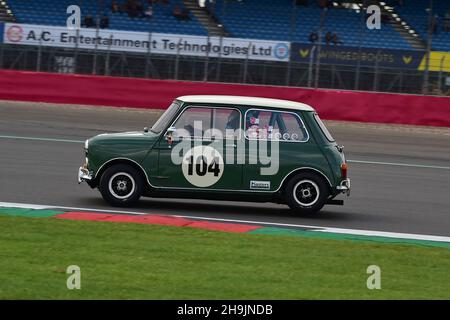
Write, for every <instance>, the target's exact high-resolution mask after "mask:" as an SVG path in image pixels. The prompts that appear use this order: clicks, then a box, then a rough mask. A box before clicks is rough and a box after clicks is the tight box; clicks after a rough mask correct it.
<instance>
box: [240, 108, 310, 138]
mask: <svg viewBox="0 0 450 320" xmlns="http://www.w3.org/2000/svg"><path fill="white" fill-rule="evenodd" d="M245 136H246V138H247V139H250V140H279V141H285V142H305V141H307V140H308V138H309V137H308V132H307V131H306V128H305V126H304V124H303V121H302V119H301V118H300V117H299V115H298V114H295V113H293V112H284V111H271V110H265V109H249V110H247V112H246V113H245Z"/></svg>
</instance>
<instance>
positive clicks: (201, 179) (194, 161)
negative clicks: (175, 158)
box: [181, 146, 225, 188]
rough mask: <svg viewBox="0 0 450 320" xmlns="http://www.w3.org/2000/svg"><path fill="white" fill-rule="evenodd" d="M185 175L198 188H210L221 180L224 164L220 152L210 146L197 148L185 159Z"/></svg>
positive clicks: (185, 156)
mask: <svg viewBox="0 0 450 320" xmlns="http://www.w3.org/2000/svg"><path fill="white" fill-rule="evenodd" d="M181 168H182V170H183V175H184V177H185V178H186V180H187V181H189V183H190V184H192V185H194V186H196V187H201V188H205V187H210V186H212V185H214V184H215V183H216V182H217V181H219V180H220V178H221V177H222V174H223V171H224V168H225V167H224V162H223V158H222V155H221V154H220V152H219V151H217V150H216V149H214V148H213V147H210V146H196V147H194V148H192V149H190V150H189V151H188V152H186V154H185V155H184V157H183V162H182V165H181Z"/></svg>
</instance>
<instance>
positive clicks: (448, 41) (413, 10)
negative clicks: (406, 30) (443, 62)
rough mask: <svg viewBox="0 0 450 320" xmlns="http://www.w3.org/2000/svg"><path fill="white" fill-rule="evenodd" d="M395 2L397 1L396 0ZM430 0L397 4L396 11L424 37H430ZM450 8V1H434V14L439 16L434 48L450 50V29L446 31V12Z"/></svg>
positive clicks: (434, 36)
mask: <svg viewBox="0 0 450 320" xmlns="http://www.w3.org/2000/svg"><path fill="white" fill-rule="evenodd" d="M394 3H395V1H394ZM429 6H430V1H429V0H414V1H408V3H407V5H403V6H395V10H396V12H397V13H398V14H399V16H400V17H402V18H403V19H404V20H405V21H406V22H408V23H409V24H410V25H411V26H413V28H415V30H416V31H417V33H418V34H419V35H420V36H421V37H422V38H423V39H427V38H428V27H427V26H428V25H429V11H428V10H427V9H428V8H429ZM449 10H450V1H446V0H445V1H442V0H440V1H434V2H433V12H432V16H437V26H436V33H435V34H433V45H432V47H433V49H435V50H440V51H450V31H448V32H445V30H444V26H445V22H446V21H445V14H446V13H448V12H449ZM448 23H450V21H449V22H448Z"/></svg>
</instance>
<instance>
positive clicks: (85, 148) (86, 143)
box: [84, 139, 89, 152]
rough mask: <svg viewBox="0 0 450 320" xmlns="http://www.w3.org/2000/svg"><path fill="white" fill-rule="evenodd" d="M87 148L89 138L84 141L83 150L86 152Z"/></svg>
mask: <svg viewBox="0 0 450 320" xmlns="http://www.w3.org/2000/svg"><path fill="white" fill-rule="evenodd" d="M88 148H89V139H87V140H86V141H85V142H84V150H86V152H87V150H88Z"/></svg>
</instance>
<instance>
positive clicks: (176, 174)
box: [158, 105, 243, 190]
mask: <svg viewBox="0 0 450 320" xmlns="http://www.w3.org/2000/svg"><path fill="white" fill-rule="evenodd" d="M241 118H242V115H241V112H240V110H239V109H237V108H231V107H209V106H196V105H191V106H187V107H186V108H184V109H183V111H182V112H181V113H180V115H179V116H178V117H177V118H176V119H175V120H174V121H173V123H172V124H171V126H170V127H169V132H168V133H166V134H165V136H164V137H162V138H161V140H160V142H159V147H158V149H159V159H158V177H159V179H158V180H159V184H158V186H160V187H165V188H183V189H210V190H216V189H217V190H236V189H239V188H240V187H241V184H242V163H238V161H237V154H236V149H237V148H236V147H237V144H238V141H239V139H243V137H242V135H241V130H239V129H240V128H241Z"/></svg>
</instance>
